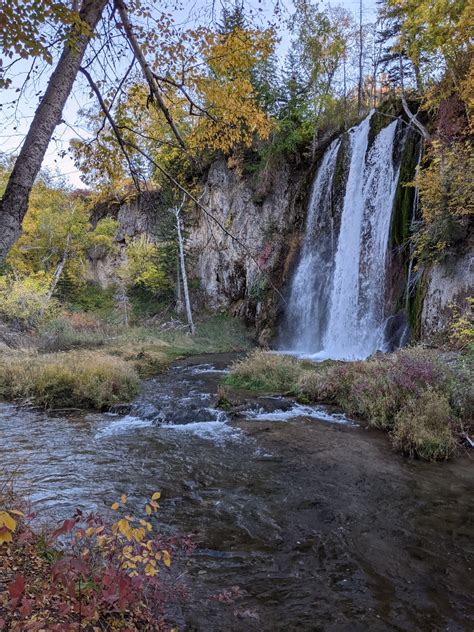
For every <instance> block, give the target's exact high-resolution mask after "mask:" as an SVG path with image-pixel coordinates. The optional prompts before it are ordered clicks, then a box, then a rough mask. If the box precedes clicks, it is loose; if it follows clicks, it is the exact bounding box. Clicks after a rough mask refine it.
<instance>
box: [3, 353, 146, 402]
mask: <svg viewBox="0 0 474 632" xmlns="http://www.w3.org/2000/svg"><path fill="white" fill-rule="evenodd" d="M138 389H139V380H138V375H137V373H136V371H135V370H134V368H133V367H132V366H130V365H129V364H127V362H125V361H123V360H121V359H120V358H116V357H113V356H111V355H108V354H106V353H103V352H99V351H89V352H85V351H74V352H72V351H71V352H69V353H54V354H34V353H29V354H27V353H17V354H15V355H12V354H9V355H8V356H7V355H2V356H0V397H2V398H5V399H9V400H20V401H22V402H30V403H32V404H35V405H36V406H40V407H41V408H45V409H54V408H91V409H96V410H104V409H106V408H108V407H109V406H111V405H112V404H116V403H119V402H123V401H130V400H131V399H132V398H133V397H134V396H135V395H136V394H137V393H138Z"/></svg>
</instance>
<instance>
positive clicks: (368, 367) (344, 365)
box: [221, 345, 474, 461]
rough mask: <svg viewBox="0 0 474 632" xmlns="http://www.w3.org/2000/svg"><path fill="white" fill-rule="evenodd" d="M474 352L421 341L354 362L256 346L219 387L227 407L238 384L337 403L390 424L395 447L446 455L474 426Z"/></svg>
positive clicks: (371, 422)
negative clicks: (432, 346)
mask: <svg viewBox="0 0 474 632" xmlns="http://www.w3.org/2000/svg"><path fill="white" fill-rule="evenodd" d="M473 360H474V356H473V353H472V350H468V351H466V352H465V353H457V352H443V351H442V350H439V349H429V348H425V347H423V346H421V345H420V346H414V347H408V348H404V349H400V350H399V351H397V352H395V353H391V354H383V353H378V354H375V355H373V356H371V357H370V358H369V359H367V360H364V361H352V362H336V361H333V360H326V361H324V362H310V361H308V360H301V359H298V358H295V357H293V356H289V355H281V354H274V353H268V352H264V351H261V350H257V351H254V352H253V353H251V354H249V355H247V356H246V357H245V358H244V359H242V360H241V361H239V362H237V363H236V364H234V365H233V367H232V370H231V372H230V374H229V375H228V376H227V377H226V378H225V380H224V383H225V386H224V388H223V390H222V393H221V395H222V400H223V403H224V405H225V406H227V407H228V408H229V409H231V408H232V407H233V404H232V401H231V400H232V399H233V398H234V397H235V394H236V393H235V389H237V393H238V390H239V389H246V390H247V391H248V392H249V393H260V394H263V393H267V394H273V395H278V394H281V395H289V396H293V397H296V398H297V399H298V400H299V401H302V402H304V403H323V404H330V405H336V406H339V407H340V408H341V409H342V410H343V411H344V412H345V413H347V414H348V415H350V416H352V417H355V418H356V419H359V420H361V421H362V422H363V423H365V424H366V425H368V426H369V427H372V428H377V429H381V430H385V431H387V432H388V433H389V438H390V442H391V444H392V446H393V448H394V449H395V450H396V451H398V452H401V453H403V454H405V455H407V456H410V457H419V458H422V459H424V460H428V461H430V460H443V459H448V458H450V457H451V456H453V454H455V453H456V452H457V451H458V446H459V445H460V443H462V442H463V441H464V440H466V441H468V442H469V438H466V437H469V435H470V434H472V429H473V417H472V411H473V403H474V393H473V388H472V384H473V376H474V365H473ZM226 388H227V390H226ZM237 399H238V398H237Z"/></svg>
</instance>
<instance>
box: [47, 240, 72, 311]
mask: <svg viewBox="0 0 474 632" xmlns="http://www.w3.org/2000/svg"><path fill="white" fill-rule="evenodd" d="M70 242H71V235H68V236H67V239H66V247H65V248H64V252H63V256H62V257H61V260H60V261H59V263H58V265H57V266H56V270H55V271H54V275H53V280H52V282H51V287H50V288H49V292H48V294H47V295H46V304H48V303H49V301H50V300H51V298H52V297H53V294H54V290H55V289H56V287H57V285H58V283H59V280H60V278H61V276H62V273H63V270H64V266H65V265H66V261H67V260H68V257H69V244H70Z"/></svg>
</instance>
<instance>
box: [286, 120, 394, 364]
mask: <svg viewBox="0 0 474 632" xmlns="http://www.w3.org/2000/svg"><path fill="white" fill-rule="evenodd" d="M372 115H373V113H371V114H370V115H369V116H368V117H367V118H366V119H365V120H364V121H362V123H360V125H358V126H357V127H354V128H352V129H351V130H350V131H349V133H348V135H349V151H350V164H349V167H348V173H347V180H346V188H345V195H344V199H343V202H342V204H341V209H337V208H333V207H334V204H333V200H332V197H333V195H334V187H333V179H334V174H335V171H336V166H337V163H338V151H339V148H340V146H341V143H340V142H339V141H335V142H333V143H332V145H331V146H330V147H329V148H328V150H327V151H326V154H325V155H324V158H323V160H322V162H321V166H320V168H319V170H318V173H317V174H316V178H315V181H314V185H313V190H312V194H311V199H310V205H309V209H308V220H307V226H306V234H305V239H304V242H303V247H302V251H301V257H300V261H299V263H298V266H297V269H296V271H295V274H294V277H293V280H292V284H291V288H290V295H289V307H288V311H287V314H286V330H287V333H288V335H287V344H286V345H285V346H286V350H287V351H294V352H297V353H300V354H305V355H308V356H309V355H312V356H320V357H321V358H338V359H356V358H365V357H367V356H369V355H370V354H371V353H373V352H374V351H376V350H377V349H380V348H382V347H383V331H384V323H385V316H386V315H385V310H384V303H385V292H384V289H385V273H386V254H387V244H388V236H389V231H390V220H391V214H392V207H393V202H394V197H395V191H396V188H397V182H398V174H399V167H398V165H397V166H396V165H395V164H394V158H393V154H394V152H393V147H394V141H395V134H396V131H397V121H393V122H392V123H391V124H390V125H388V126H387V127H385V128H383V129H382V130H381V132H380V133H379V134H378V135H377V136H376V138H375V139H374V141H373V142H372V144H371V145H370V147H369V135H370V125H371V118H372ZM335 218H336V219H338V218H340V221H339V222H338V223H339V225H340V227H339V232H338V235H337V236H336V238H335V237H334V235H333V234H332V233H333V224H334V220H335ZM328 224H329V225H330V229H328ZM335 242H336V244H335Z"/></svg>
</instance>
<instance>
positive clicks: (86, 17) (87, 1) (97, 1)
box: [0, 0, 107, 261]
mask: <svg viewBox="0 0 474 632" xmlns="http://www.w3.org/2000/svg"><path fill="white" fill-rule="evenodd" d="M106 4H107V0H84V1H83V4H82V8H81V10H80V12H79V17H80V20H79V21H77V22H74V24H73V25H72V27H71V29H70V32H69V36H68V38H67V40H66V42H65V45H64V50H63V53H62V55H61V57H60V59H59V61H58V63H57V65H56V68H55V69H54V71H53V73H52V75H51V78H50V80H49V83H48V87H47V89H46V92H45V94H44V96H43V98H42V100H41V102H40V104H39V106H38V108H37V110H36V112H35V115H34V118H33V121H32V123H31V126H30V129H29V131H28V133H27V135H26V138H25V141H24V143H23V146H22V148H21V151H20V154H19V156H18V158H17V160H16V162H15V166H14V168H13V171H12V173H11V175H10V177H9V180H8V183H7V186H6V189H5V192H4V194H3V197H2V200H1V202H0V261H2V260H3V259H4V258H5V257H6V255H7V253H8V251H9V249H10V248H11V246H12V245H13V244H14V243H15V241H16V239H17V238H18V236H19V234H20V231H21V223H22V221H23V218H24V216H25V214H26V211H27V209H28V199H29V196H30V192H31V189H32V187H33V183H34V181H35V178H36V176H37V175H38V173H39V170H40V168H41V163H42V162H43V158H44V155H45V153H46V149H47V147H48V144H49V142H50V140H51V136H52V134H53V132H54V129H55V128H56V126H57V125H58V123H59V122H60V120H61V117H62V112H63V109H64V105H65V103H66V100H67V98H68V97H69V94H70V92H71V89H72V86H73V84H74V81H75V79H76V76H77V73H78V72H79V67H80V65H81V61H82V58H83V56H84V53H85V50H86V47H87V45H88V43H89V41H90V39H91V37H92V34H93V33H94V30H95V28H96V25H97V23H98V21H99V19H100V17H101V15H102V12H103V10H104V9H105V6H106Z"/></svg>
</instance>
